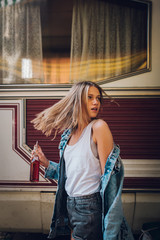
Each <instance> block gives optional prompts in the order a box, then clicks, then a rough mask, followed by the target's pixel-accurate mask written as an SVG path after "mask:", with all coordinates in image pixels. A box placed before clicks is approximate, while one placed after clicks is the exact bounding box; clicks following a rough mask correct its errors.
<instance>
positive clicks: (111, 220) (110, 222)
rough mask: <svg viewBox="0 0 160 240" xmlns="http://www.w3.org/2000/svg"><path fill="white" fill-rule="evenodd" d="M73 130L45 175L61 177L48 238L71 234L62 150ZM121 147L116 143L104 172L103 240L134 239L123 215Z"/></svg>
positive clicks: (102, 194)
mask: <svg viewBox="0 0 160 240" xmlns="http://www.w3.org/2000/svg"><path fill="white" fill-rule="evenodd" d="M70 133H71V131H70V130H66V131H65V132H64V133H63V134H62V136H61V141H60V145H59V149H60V162H59V163H58V164H57V163H55V162H51V161H50V163H49V166H48V168H47V169H46V172H45V177H46V178H49V179H56V180H58V187H57V193H56V200H55V205H54V212H53V217H52V223H51V227H50V233H49V236H48V238H49V239H51V238H55V237H56V236H58V235H69V234H70V229H69V227H68V217H67V209H66V199H67V193H66V191H65V179H66V176H65V162H64V158H63V151H64V149H65V146H66V144H67V141H68V139H69V136H70ZM119 154H120V149H119V147H118V146H117V145H115V144H114V148H113V150H112V152H111V154H110V155H109V157H108V159H107V161H106V165H105V170H104V174H103V175H102V177H101V190H100V194H101V197H102V232H103V240H133V239H134V238H133V235H132V233H131V230H130V228H129V226H128V224H127V222H126V220H125V218H124V216H123V209H122V202H121V192H122V187H123V178H124V168H123V164H122V162H121V159H120V156H119Z"/></svg>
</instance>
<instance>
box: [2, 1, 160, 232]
mask: <svg viewBox="0 0 160 240" xmlns="http://www.w3.org/2000/svg"><path fill="white" fill-rule="evenodd" d="M159 45H160V1H159V0H150V1H146V0H125V1H117V0H114V1H110V0H100V1H98V0H85V1H84V0H14V1H12V0H8V1H5V0H2V1H0V231H21V232H40V233H47V232H48V231H49V228H50V223H51V218H52V213H53V207H54V201H55V195H56V189H57V182H56V181H55V180H49V179H46V178H45V176H44V175H45V169H44V167H43V166H40V168H39V181H31V180H32V179H31V177H30V174H31V162H30V157H31V151H32V149H33V147H34V145H35V143H36V141H38V142H39V144H40V145H41V147H42V149H43V151H44V153H45V154H46V156H47V158H48V159H49V160H51V161H55V162H57V163H58V162H59V150H58V145H59V141H60V135H61V133H58V134H57V137H56V138H55V139H53V138H54V133H53V134H52V135H51V136H50V137H46V136H45V135H44V134H42V132H40V131H37V130H35V129H34V127H33V124H32V123H31V120H33V119H34V118H35V116H36V114H38V113H39V112H41V111H42V110H44V109H45V108H47V107H50V106H52V105H53V104H55V103H56V102H58V101H59V100H60V99H61V98H63V97H64V96H65V95H66V94H67V93H68V91H69V90H70V88H71V87H72V84H73V83H75V82H78V81H81V80H86V81H87V80H91V81H94V82H96V83H97V84H99V85H100V86H101V87H102V88H103V89H104V91H105V92H106V94H107V95H108V97H107V96H106V97H105V99H104V101H103V104H102V109H101V111H100V114H99V117H102V118H103V119H104V120H105V121H106V122H107V123H108V125H109V127H110V129H111V131H112V134H113V138H114V142H115V143H116V144H118V145H119V146H120V156H121V159H122V161H123V164H124V169H125V174H124V183H123V191H122V202H123V209H124V215H125V216H126V218H127V221H128V223H129V225H130V226H131V228H132V231H133V232H134V233H139V232H140V231H141V228H142V226H143V224H144V223H147V222H157V221H160V64H159V60H160V47H159Z"/></svg>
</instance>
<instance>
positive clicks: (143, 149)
mask: <svg viewBox="0 0 160 240" xmlns="http://www.w3.org/2000/svg"><path fill="white" fill-rule="evenodd" d="M57 101H58V100H55V99H41V100H40V99H36V100H35V99H34V100H33V99H32V100H31V99H28V100H27V103H26V126H27V131H26V133H27V134H26V143H27V145H28V146H29V147H31V148H32V147H33V145H34V143H35V142H36V140H39V143H40V144H41V145H42V146H43V150H44V152H45V154H46V156H47V157H48V158H49V159H50V160H53V161H58V160H59V154H58V151H57V148H58V144H59V140H60V135H58V136H57V138H56V139H55V140H54V141H51V139H52V138H53V136H54V134H53V135H52V136H51V137H48V138H46V137H45V136H44V135H42V134H41V132H40V131H36V130H34V129H33V126H32V124H31V123H30V121H31V120H32V119H33V118H34V117H35V115H36V114H37V113H39V112H40V111H42V110H43V109H45V108H47V107H49V106H51V105H53V104H54V103H56V102H57ZM116 102H117V103H118V105H117V104H115V103H110V102H109V101H108V100H104V103H103V106H102V109H101V111H100V114H99V117H102V118H103V119H104V120H106V121H107V123H108V125H109V127H110V129H111V131H112V134H113V137H114V141H115V142H116V143H117V144H119V145H120V148H121V157H122V158H123V159H159V158H160V150H159V144H160V99H145V98H144V99H118V100H116Z"/></svg>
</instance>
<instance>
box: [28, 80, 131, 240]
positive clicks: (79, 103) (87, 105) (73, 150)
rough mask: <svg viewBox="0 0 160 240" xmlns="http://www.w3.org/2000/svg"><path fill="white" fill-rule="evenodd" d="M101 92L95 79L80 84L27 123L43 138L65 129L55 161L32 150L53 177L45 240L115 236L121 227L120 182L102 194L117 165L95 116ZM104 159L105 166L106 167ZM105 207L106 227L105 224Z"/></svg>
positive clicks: (110, 141)
mask: <svg viewBox="0 0 160 240" xmlns="http://www.w3.org/2000/svg"><path fill="white" fill-rule="evenodd" d="M103 94H105V93H104V91H103V90H102V89H101V88H100V87H99V86H98V85H97V84H95V83H94V82H87V81H84V82H79V83H77V84H75V85H73V87H72V88H71V90H70V92H69V93H68V94H67V96H66V97H64V98H63V99H62V100H60V101H59V102H58V103H57V104H55V105H54V106H52V107H50V108H48V109H46V110H44V111H43V112H41V113H40V114H39V115H38V116H37V117H36V118H35V119H34V120H33V121H32V122H33V123H34V127H35V128H36V129H38V130H41V131H42V132H43V133H44V134H46V136H49V135H50V134H51V133H52V131H53V130H56V132H57V131H64V133H63V134H62V138H61V142H60V146H59V148H60V163H59V164H56V163H54V162H51V161H49V160H48V159H47V158H46V157H45V155H44V153H43V151H42V149H41V147H40V146H39V147H38V150H37V154H38V156H39V159H40V163H41V164H42V165H43V166H44V167H45V168H46V175H45V176H46V177H48V178H54V179H57V180H58V190H57V194H56V202H55V208H54V214H53V218H52V223H51V230H50V234H49V238H50V239H51V238H54V237H56V235H63V234H64V235H65V234H68V233H69V232H71V239H72V240H73V239H75V240H76V239H81V240H82V239H86V240H101V239H118V238H117V236H119V234H120V227H121V225H122V223H123V225H124V219H123V215H122V213H121V208H119V207H121V206H120V201H119V200H118V199H119V195H120V194H121V188H122V184H121V186H120V185H119V186H118V188H117V191H116V193H115V194H114V195H113V194H112V195H113V196H114V197H112V199H110V201H109V200H107V197H105V195H106V189H107V183H108V182H110V180H109V179H111V175H116V174H117V173H119V172H120V168H121V164H120V160H119V149H118V147H116V146H115V145H114V143H113V137H112V134H111V131H110V129H109V126H108V125H107V123H106V122H105V121H104V120H102V119H97V115H98V113H99V110H100V107H101V103H102V98H103ZM55 134H56V133H55ZM106 161H107V162H108V166H109V168H108V167H107V166H105V165H107V164H106ZM113 173H115V174H113ZM106 176H107V177H108V176H109V178H108V180H107V178H106ZM120 179H122V177H120ZM122 180H123V179H122ZM122 180H121V181H119V182H122ZM113 187H114V185H113ZM116 187H117V186H116ZM114 191H115V190H114ZM118 191H119V192H118ZM100 192H101V193H100ZM116 197H117V203H118V205H116V207H117V208H119V213H120V215H121V216H122V218H121V219H120V220H118V223H117V224H116V227H114V225H113V223H112V216H114V214H115V212H114V210H113V209H112V207H111V206H112V203H113V201H115V200H116ZM106 204H107V205H106ZM116 207H114V208H115V209H116ZM109 208H110V212H111V216H110V220H111V225H110V224H108V222H107V221H108V216H107V214H108V212H107V211H109ZM112 211H113V212H112ZM115 221H116V219H115ZM104 222H105V223H104ZM117 226H118V227H117ZM110 229H111V231H110ZM102 232H103V233H102ZM110 234H111V235H110ZM126 236H127V235H126ZM114 237H115V238H114ZM124 239H130V240H131V239H132V238H124Z"/></svg>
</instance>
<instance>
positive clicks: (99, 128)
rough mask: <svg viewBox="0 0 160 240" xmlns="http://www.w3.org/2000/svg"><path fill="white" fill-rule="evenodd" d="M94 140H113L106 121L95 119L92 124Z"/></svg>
mask: <svg viewBox="0 0 160 240" xmlns="http://www.w3.org/2000/svg"><path fill="white" fill-rule="evenodd" d="M92 129H93V140H94V142H97V141H99V142H103V141H104V142H107V143H108V142H111V143H112V142H113V137H112V133H111V131H110V128H109V126H108V124H107V123H106V121H104V120H103V119H97V120H95V122H94V123H93V125H92Z"/></svg>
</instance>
